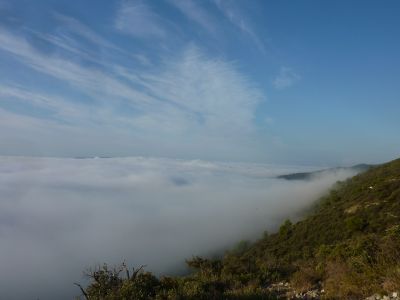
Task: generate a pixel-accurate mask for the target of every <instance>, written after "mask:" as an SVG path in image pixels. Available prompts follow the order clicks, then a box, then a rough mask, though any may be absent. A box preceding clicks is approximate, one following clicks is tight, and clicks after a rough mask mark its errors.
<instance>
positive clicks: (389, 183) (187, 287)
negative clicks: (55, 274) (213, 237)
mask: <svg viewBox="0 0 400 300" xmlns="http://www.w3.org/2000/svg"><path fill="white" fill-rule="evenodd" d="M187 263H188V266H189V267H191V268H192V269H193V273H192V274H190V275H188V276H185V277H163V278H157V277H155V276H153V275H152V274H151V273H148V272H144V271H142V270H141V269H139V270H137V272H126V267H125V266H122V267H121V268H120V269H118V270H115V269H114V270H110V269H108V268H107V267H106V266H104V267H101V268H98V269H96V270H94V271H92V272H89V276H90V277H91V280H92V281H91V284H90V285H89V287H88V288H87V289H86V290H84V292H85V293H86V297H87V298H88V299H278V298H286V297H288V296H293V297H295V294H296V293H297V294H300V293H301V292H307V291H311V290H315V292H313V293H312V294H310V295H311V296H309V297H312V296H313V297H315V298H317V297H321V298H323V299H363V298H365V297H367V296H370V295H372V294H374V293H381V294H386V295H388V294H392V293H393V292H395V291H398V290H400V159H398V160H395V161H392V162H390V163H386V164H384V165H380V166H376V167H372V168H370V169H369V170H368V171H366V172H364V173H362V174H360V175H357V176H355V177H353V178H351V179H349V180H347V181H345V182H339V183H337V184H336V185H335V186H334V187H333V188H332V190H331V191H330V193H329V194H328V195H326V196H325V197H323V198H322V199H320V200H319V201H318V202H317V203H316V205H315V207H314V208H313V209H312V212H311V213H310V214H309V215H308V216H307V217H305V218H304V219H303V220H302V221H299V222H297V223H295V224H292V223H291V222H290V221H289V220H287V221H286V222H284V223H283V224H282V226H281V227H280V229H279V231H278V232H276V233H272V234H268V233H265V234H264V236H263V237H262V238H261V239H260V240H258V241H257V242H255V243H254V244H251V245H250V244H248V243H246V242H241V243H239V244H238V245H237V247H236V248H235V249H233V250H231V251H229V252H227V253H226V254H225V255H224V256H223V257H222V258H221V259H204V258H199V257H194V258H193V259H192V260H190V261H188V262H187ZM122 274H124V275H123V276H122ZM298 297H303V296H300V295H298Z"/></svg>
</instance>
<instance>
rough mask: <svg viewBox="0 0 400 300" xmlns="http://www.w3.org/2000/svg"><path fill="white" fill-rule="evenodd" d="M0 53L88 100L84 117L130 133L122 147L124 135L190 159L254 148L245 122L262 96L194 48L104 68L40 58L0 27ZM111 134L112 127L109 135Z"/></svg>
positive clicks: (252, 134)
mask: <svg viewBox="0 0 400 300" xmlns="http://www.w3.org/2000/svg"><path fill="white" fill-rule="evenodd" d="M0 50H3V51H5V52H7V53H9V54H11V55H12V57H13V58H14V59H16V60H18V61H20V62H22V63H23V64H24V65H25V66H27V67H30V68H32V69H33V70H35V71H36V72H39V73H42V74H45V75H47V76H50V77H52V78H56V79H58V80H60V82H63V83H68V84H69V85H70V86H71V87H73V88H74V89H75V90H77V91H79V92H81V93H84V94H86V95H88V96H89V97H91V98H92V99H93V100H94V101H95V102H96V108H95V109H94V111H92V112H90V113H88V115H87V119H88V120H93V119H96V120H97V121H96V122H97V123H98V124H99V123H105V124H109V125H110V126H111V127H114V128H124V129H123V131H125V132H126V131H131V134H130V136H131V139H128V140H127V146H128V145H132V142H131V141H132V138H136V139H139V140H142V141H143V140H146V139H151V138H153V141H152V142H151V143H150V144H151V145H150V144H149V145H148V147H147V149H148V150H150V149H151V150H150V151H152V149H154V144H155V143H157V141H159V142H162V143H167V144H170V147H171V151H172V149H173V146H172V145H173V144H175V145H177V144H178V145H179V144H180V145H182V146H183V148H185V147H188V148H185V150H182V151H184V152H186V151H188V152H189V153H190V152H192V154H193V151H195V152H196V153H195V154H193V155H196V156H198V155H201V154H200V153H202V152H205V153H208V154H211V152H212V151H213V150H212V149H214V150H216V151H217V152H219V153H220V155H221V156H220V157H219V158H220V159H222V155H223V154H224V153H228V154H227V156H228V158H227V159H240V156H243V155H244V153H245V152H246V149H245V148H249V149H255V147H254V144H253V143H254V142H256V140H257V139H256V136H255V125H254V120H253V119H254V114H255V110H256V107H257V105H258V103H260V102H261V101H262V100H263V95H262V94H261V93H260V92H259V90H258V89H257V87H255V86H253V84H251V83H250V82H249V81H248V80H247V79H246V78H245V77H244V76H243V75H242V74H241V73H240V72H238V71H237V70H236V68H235V67H234V66H233V65H232V64H231V63H229V62H226V61H223V60H219V59H211V58H209V57H207V56H206V55H204V54H203V53H202V52H201V51H200V50H199V49H198V48H196V47H195V46H191V47H188V48H187V49H186V50H185V51H183V53H182V54H181V55H176V56H175V57H170V58H169V59H166V60H165V61H166V62H165V63H164V64H162V65H160V66H157V67H153V68H150V69H148V70H147V71H142V72H140V73H139V72H137V71H135V70H133V69H129V68H122V67H120V66H118V65H116V64H112V63H111V66H112V70H111V71H109V72H107V73H105V72H104V71H103V70H100V69H97V68H94V67H86V66H83V65H79V64H77V63H76V62H73V61H70V60H68V59H66V58H62V57H61V56H57V55H51V56H49V55H44V54H42V53H41V52H40V51H38V50H36V49H35V48H33V47H32V46H31V45H30V44H29V43H28V42H27V41H26V40H25V39H24V38H21V37H19V36H15V35H12V34H11V33H9V32H7V31H5V30H0ZM3 85H4V84H3ZM8 92H10V90H8ZM13 92H14V96H15V97H16V95H15V90H14V91H13ZM3 93H5V92H3ZM42 94H43V93H42ZM3 96H4V95H3ZM22 96H24V97H25V98H30V102H31V103H32V104H35V105H39V106H40V105H41V106H43V105H49V104H50V102H47V104H46V101H45V99H44V98H43V97H38V96H37V95H36V96H34V95H29V94H28V93H27V91H25V92H23V91H20V94H19V95H18V97H19V99H21V98H22ZM58 98H60V99H61V98H62V97H58ZM35 99H36V100H35ZM46 99H47V98H46ZM56 99H57V98H55V99H53V101H52V102H51V103H52V105H53V109H56V107H57V105H56V104H55V103H59V106H58V108H59V110H60V114H65V111H66V109H67V108H66V107H65V104H66V101H58V100H56ZM121 105H122V107H128V108H129V109H130V110H132V113H130V114H127V113H126V112H124V111H121V109H119V108H118V107H121ZM82 106H83V107H84V106H85V104H84V103H82ZM90 109H93V107H92V106H91V107H90ZM88 111H89V109H86V110H85V109H83V110H82V111H81V113H80V116H81V118H82V119H84V115H83V114H82V112H88ZM82 130H86V128H82ZM118 130H120V129H118ZM118 133H119V131H115V132H114V135H115V134H118ZM27 135H29V133H27ZM185 143H186V146H184V144H185ZM206 145H208V146H206ZM237 145H239V146H237ZM167 147H168V146H167ZM145 148H146V147H145ZM183 148H182V149H183ZM232 149H235V150H232ZM175 150H176V148H175ZM235 152H236V154H233V153H235ZM150 153H151V152H150ZM229 153H231V154H232V155H234V156H236V158H234V157H233V156H232V157H230V156H229V155H230V154H229Z"/></svg>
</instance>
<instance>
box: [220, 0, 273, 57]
mask: <svg viewBox="0 0 400 300" xmlns="http://www.w3.org/2000/svg"><path fill="white" fill-rule="evenodd" d="M213 1H214V3H215V5H216V6H217V7H218V9H219V10H220V11H221V13H222V14H223V15H224V16H225V17H226V18H227V19H228V20H229V21H230V22H231V23H232V24H233V25H234V26H236V27H237V28H238V29H239V30H240V31H241V32H242V33H244V34H245V35H247V36H248V37H249V38H250V39H251V40H252V41H253V42H254V44H255V45H256V46H257V47H258V49H259V50H260V51H261V52H265V46H264V43H263V41H262V40H261V39H260V37H259V36H258V35H257V34H256V32H255V30H254V29H253V28H252V26H251V25H250V22H249V21H248V20H247V18H246V17H245V16H244V15H243V14H242V13H241V11H240V9H239V8H238V7H237V4H236V3H234V2H232V1H230V0H213Z"/></svg>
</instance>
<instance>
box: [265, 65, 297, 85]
mask: <svg viewBox="0 0 400 300" xmlns="http://www.w3.org/2000/svg"><path fill="white" fill-rule="evenodd" d="M300 79H301V76H300V75H299V74H297V73H296V72H295V71H294V70H293V69H291V68H288V67H281V68H280V70H279V73H278V75H277V76H276V78H275V79H274V80H273V82H272V84H273V86H274V87H275V88H276V89H278V90H283V89H286V88H289V87H291V86H293V85H294V84H295V83H296V82H298V81H299V80H300Z"/></svg>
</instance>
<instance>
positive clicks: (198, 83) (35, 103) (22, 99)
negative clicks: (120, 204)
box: [0, 0, 400, 165]
mask: <svg viewBox="0 0 400 300" xmlns="http://www.w3.org/2000/svg"><path fill="white" fill-rule="evenodd" d="M399 9H400V3H399V2H398V1H395V0H388V1H384V2H383V1H377V0H375V1H368V0H363V1H361V0H360V1H357V0H354V1H345V0H340V1H316V0H310V1H288V0H282V1H261V0H260V1H256V0H252V1H244V0H238V1H229V0H198V1H194V0H159V1H137V0H118V1H113V0H107V1H106V0H97V1H66V0H57V1H55V0H39V1H28V0H12V1H11V0H10V1H7V0H0V155H23V156H55V157H77V156H79V157H85V156H148V157H169V158H182V159H204V160H212V161H246V162H261V163H264V162H268V163H279V164H304V165H339V164H340V165H349V164H355V163H378V162H383V161H388V160H391V159H394V158H396V157H397V156H398V155H399V150H398V149H400V139H399V138H398V129H399V127H400V118H399V117H398V112H399V111H400V101H399V100H400V99H399V95H400V85H399V84H398V82H399V80H400V59H399V53H400V39H399V36H400V19H399V18H398V12H399Z"/></svg>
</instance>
